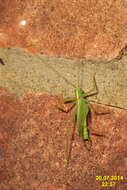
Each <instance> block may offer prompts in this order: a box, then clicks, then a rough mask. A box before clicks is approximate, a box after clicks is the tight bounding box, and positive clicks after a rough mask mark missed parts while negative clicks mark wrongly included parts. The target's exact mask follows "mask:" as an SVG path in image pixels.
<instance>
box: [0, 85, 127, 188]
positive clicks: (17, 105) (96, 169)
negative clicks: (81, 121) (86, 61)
mask: <svg viewBox="0 0 127 190" xmlns="http://www.w3.org/2000/svg"><path fill="white" fill-rule="evenodd" d="M0 94H1V95H0V162H1V164H0V189H1V190H8V189H13V190H17V189H21V190H22V189H25V190H31V189H38V190H42V189H43V190H79V189H80V190H84V189H85V187H87V190H93V189H98V190H101V189H103V187H102V185H101V183H102V181H100V180H96V176H123V177H124V179H123V180H113V182H116V184H115V190H120V189H122V190H126V189H127V183H126V180H127V176H126V174H127V149H126V147H127V135H126V129H127V111H125V110H122V109H114V108H112V107H107V106H102V105H97V104H92V105H93V107H94V109H96V110H101V111H103V110H104V111H106V112H109V114H105V115H96V114H95V113H92V115H91V119H90V120H89V127H90V129H93V128H94V130H95V129H96V130H97V131H98V132H100V133H101V134H105V137H103V136H101V137H99V136H93V135H91V141H92V147H91V149H90V151H88V150H87V149H86V146H84V143H83V142H82V140H81V138H80V137H79V136H78V135H77V130H76V131H75V135H74V140H73V143H72V152H71V159H70V163H69V166H68V167H66V165H65V159H66V155H65V142H66V135H67V126H68V125H69V126H73V123H70V122H69V120H70V118H71V115H72V113H68V114H67V113H63V112H61V111H59V110H58V109H57V108H56V105H59V104H61V103H62V99H61V98H59V97H56V96H51V95H49V94H47V93H39V92H38V93H32V92H31V93H27V94H24V95H23V96H22V97H20V98H19V99H18V98H17V97H15V96H14V95H12V94H10V93H8V92H7V91H5V90H4V89H0ZM110 178H111V177H110ZM110 184H111V183H110ZM112 185H113V186H114V183H112ZM110 188H111V187H109V186H108V189H110Z"/></svg>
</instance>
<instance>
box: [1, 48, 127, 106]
mask: <svg viewBox="0 0 127 190" xmlns="http://www.w3.org/2000/svg"><path fill="white" fill-rule="evenodd" d="M0 57H1V58H2V59H3V60H4V62H5V65H2V64H0V86H2V87H3V88H6V89H8V90H9V91H10V92H12V93H15V94H16V95H21V94H23V93H24V92H27V91H28V90H33V91H47V92H49V93H51V94H55V95H58V94H59V95H63V96H74V87H73V86H72V85H70V84H69V82H71V83H72V84H73V85H75V86H80V87H82V88H83V89H84V90H85V91H88V90H90V89H91V88H92V87H93V76H94V74H96V75H95V78H96V83H97V86H98V90H99V93H98V95H97V96H92V97H91V98H90V99H91V100H94V101H96V102H99V103H103V104H108V105H113V106H119V107H122V108H126V109H127V98H126V94H127V64H126V63H127V56H123V58H122V59H121V60H120V61H114V62H109V63H106V62H105V61H103V60H100V62H98V61H93V62H89V61H86V60H85V59H82V60H80V59H73V60H72V59H64V58H56V57H49V56H46V55H40V54H36V55H34V54H28V53H25V52H24V51H22V50H21V49H18V48H1V49H0ZM81 61H83V65H82V64H79V63H80V62H81ZM63 77H65V78H66V79H67V81H66V79H64V78H63Z"/></svg>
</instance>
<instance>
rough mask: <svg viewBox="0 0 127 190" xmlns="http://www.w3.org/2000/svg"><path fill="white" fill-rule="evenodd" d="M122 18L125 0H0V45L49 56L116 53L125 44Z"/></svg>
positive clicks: (125, 13)
mask: <svg viewBox="0 0 127 190" xmlns="http://www.w3.org/2000/svg"><path fill="white" fill-rule="evenodd" d="M126 18H127V1H126V0H115V1H114V0H110V1H106V0H98V1H96V0H93V1H89V0H87V1H84V0H78V1H74V0H69V1H68V0H62V1H59V0H52V1H51V0H36V1H31V0H24V1H21V0H13V1H3V0H0V20H1V22H0V45H1V46H20V47H23V48H25V49H26V50H28V51H31V52H41V53H45V54H48V55H53V56H67V57H87V58H88V57H116V56H117V55H119V51H120V50H121V49H123V48H124V47H125V46H126V44H127V38H126V36H127V19H126ZM24 20H25V21H26V24H25V23H24ZM22 21H23V22H22ZM24 24H25V25H24Z"/></svg>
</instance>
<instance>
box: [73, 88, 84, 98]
mask: <svg viewBox="0 0 127 190" xmlns="http://www.w3.org/2000/svg"><path fill="white" fill-rule="evenodd" d="M75 95H76V97H77V98H81V97H84V96H85V92H84V90H83V89H82V88H79V87H77V88H76V89H75Z"/></svg>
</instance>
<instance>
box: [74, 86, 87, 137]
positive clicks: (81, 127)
mask: <svg viewBox="0 0 127 190" xmlns="http://www.w3.org/2000/svg"><path fill="white" fill-rule="evenodd" d="M75 93H76V98H77V101H76V109H77V111H76V120H77V127H78V132H79V136H82V137H83V139H84V140H88V139H89V131H88V126H87V118H88V117H87V116H88V113H89V105H88V102H87V100H86V99H85V98H84V96H85V93H84V91H83V90H82V89H81V88H77V89H76V91H75Z"/></svg>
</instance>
